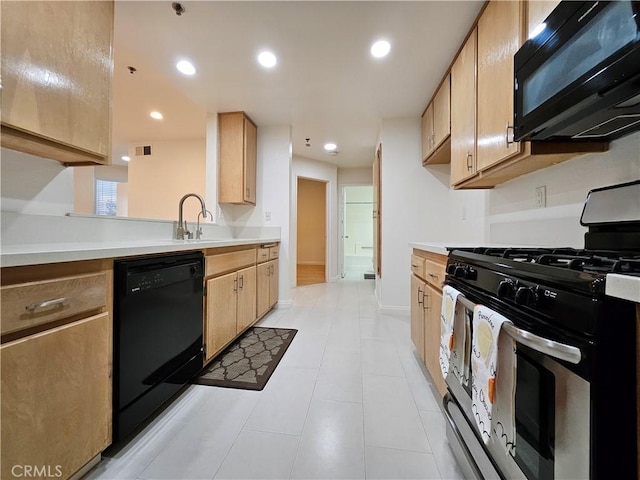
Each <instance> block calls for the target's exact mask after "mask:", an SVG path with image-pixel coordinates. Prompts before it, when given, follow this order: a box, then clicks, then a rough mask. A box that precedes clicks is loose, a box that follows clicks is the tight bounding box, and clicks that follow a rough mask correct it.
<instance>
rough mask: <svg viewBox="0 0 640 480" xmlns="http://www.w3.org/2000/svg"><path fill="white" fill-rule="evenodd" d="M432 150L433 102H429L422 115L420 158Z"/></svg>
mask: <svg viewBox="0 0 640 480" xmlns="http://www.w3.org/2000/svg"><path fill="white" fill-rule="evenodd" d="M431 152H433V103H430V104H429V106H428V107H427V110H426V111H425V112H424V115H422V160H423V161H424V160H426V159H427V157H428V156H429V155H431Z"/></svg>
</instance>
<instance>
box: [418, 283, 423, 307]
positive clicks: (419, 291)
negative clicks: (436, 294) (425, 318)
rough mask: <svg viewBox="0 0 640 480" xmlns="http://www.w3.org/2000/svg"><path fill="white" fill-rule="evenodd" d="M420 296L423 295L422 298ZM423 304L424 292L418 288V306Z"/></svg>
mask: <svg viewBox="0 0 640 480" xmlns="http://www.w3.org/2000/svg"><path fill="white" fill-rule="evenodd" d="M420 295H422V298H420ZM422 302H424V292H423V291H422V289H421V288H420V287H418V305H422Z"/></svg>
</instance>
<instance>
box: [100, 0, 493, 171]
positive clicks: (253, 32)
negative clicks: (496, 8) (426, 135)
mask: <svg viewBox="0 0 640 480" xmlns="http://www.w3.org/2000/svg"><path fill="white" fill-rule="evenodd" d="M181 3H182V5H183V6H184V7H185V9H186V11H185V13H184V14H183V15H181V16H177V15H176V14H175V12H174V11H173V9H172V7H171V2H169V1H167V2H164V1H118V2H116V18H115V32H114V38H115V42H114V44H115V47H114V51H115V67H114V68H115V72H114V99H113V101H114V108H113V122H114V129H113V141H114V156H118V158H119V156H120V155H123V154H124V151H126V147H127V146H131V144H132V143H136V142H140V141H149V142H152V141H159V140H176V139H193V138H204V135H205V119H206V112H222V111H236V110H244V111H245V112H247V114H248V115H249V116H250V117H251V118H252V119H253V120H254V121H255V122H256V123H257V125H258V128H259V127H260V126H265V125H282V124H288V125H291V127H292V135H293V153H294V155H299V156H303V157H307V158H312V159H316V160H322V161H327V162H332V163H336V164H337V165H338V166H340V167H358V166H368V165H371V163H372V160H373V153H374V148H375V145H376V141H377V138H378V134H379V127H380V122H381V120H382V118H393V117H418V116H420V114H421V113H422V111H423V110H424V108H425V106H426V103H427V101H428V100H429V98H430V97H431V96H432V94H433V92H434V90H435V88H436V87H437V85H438V83H439V81H440V80H441V78H442V76H443V74H444V72H445V70H446V68H447V67H448V66H449V64H450V62H451V60H452V59H453V56H454V55H455V53H456V52H457V50H458V48H459V46H460V44H461V43H462V41H463V39H464V37H465V35H466V33H467V32H468V30H469V28H470V27H471V25H472V23H473V21H474V19H475V17H476V16H477V14H478V12H479V11H480V8H481V7H482V4H483V2H482V1H480V0H478V1H444V2H435V1H410V2H403V1H389V2H384V1H380V2H378V1H373V2H366V1H350V2H344V1H308V2H303V1H296V2H284V1H258V2H244V1H231V2H218V1H185V2H181ZM378 39H387V40H388V41H390V42H391V53H390V54H389V55H388V56H387V57H386V58H383V59H374V58H373V57H371V55H370V54H369V48H370V45H371V44H372V43H373V42H374V41H375V40H378ZM262 49H269V50H271V51H273V52H274V53H275V54H276V55H277V57H278V64H277V65H276V67H275V68H273V69H271V70H266V69H264V68H262V67H260V66H259V65H258V64H257V62H256V56H257V54H258V53H259V51H261V50H262ZM183 58H187V59H189V60H190V61H191V62H193V63H194V64H195V66H196V68H197V73H196V75H194V76H193V77H186V76H183V75H182V74H180V73H179V72H178V71H177V70H176V68H175V64H176V63H177V61H178V60H180V59H183ZM128 65H133V66H135V67H136V68H137V72H136V73H135V74H134V75H131V74H130V73H129V71H128V69H127V66H128ZM151 110H159V111H161V112H162V113H163V114H164V115H165V118H164V119H163V120H162V121H160V122H158V121H155V120H152V119H151V118H149V116H148V115H149V112H150V111H151ZM305 138H310V139H311V145H312V146H311V147H306V146H305ZM329 141H331V142H334V143H336V144H337V145H338V151H339V154H338V155H336V156H330V155H328V153H327V152H325V151H324V149H323V148H322V146H323V145H324V143H326V142H329Z"/></svg>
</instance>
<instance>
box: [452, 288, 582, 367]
mask: <svg viewBox="0 0 640 480" xmlns="http://www.w3.org/2000/svg"><path fill="white" fill-rule="evenodd" d="M458 302H460V303H461V304H462V306H463V307H465V308H466V309H468V310H471V311H473V309H474V307H475V306H476V304H475V303H473V302H472V301H471V300H469V299H467V298H465V297H463V296H462V295H459V296H458ZM502 329H503V330H504V332H505V333H506V334H507V335H509V336H510V337H511V338H513V339H514V340H515V341H516V342H518V343H521V344H522V345H526V346H527V347H529V348H531V349H533V350H535V351H536V352H540V353H542V354H543V355H548V356H550V357H553V358H558V359H560V360H564V361H565V362H569V363H573V364H576V365H577V364H578V363H580V360H582V352H581V351H580V349H579V348H578V347H574V346H571V345H566V344H564V343H560V342H556V341H555V340H550V339H548V338H544V337H540V336H538V335H536V334H535V333H531V332H527V331H526V330H522V329H521V328H518V327H516V326H514V325H513V324H511V323H503V324H502Z"/></svg>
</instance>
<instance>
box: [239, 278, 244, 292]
mask: <svg viewBox="0 0 640 480" xmlns="http://www.w3.org/2000/svg"><path fill="white" fill-rule="evenodd" d="M240 288H241V289H242V288H244V275H240Z"/></svg>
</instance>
